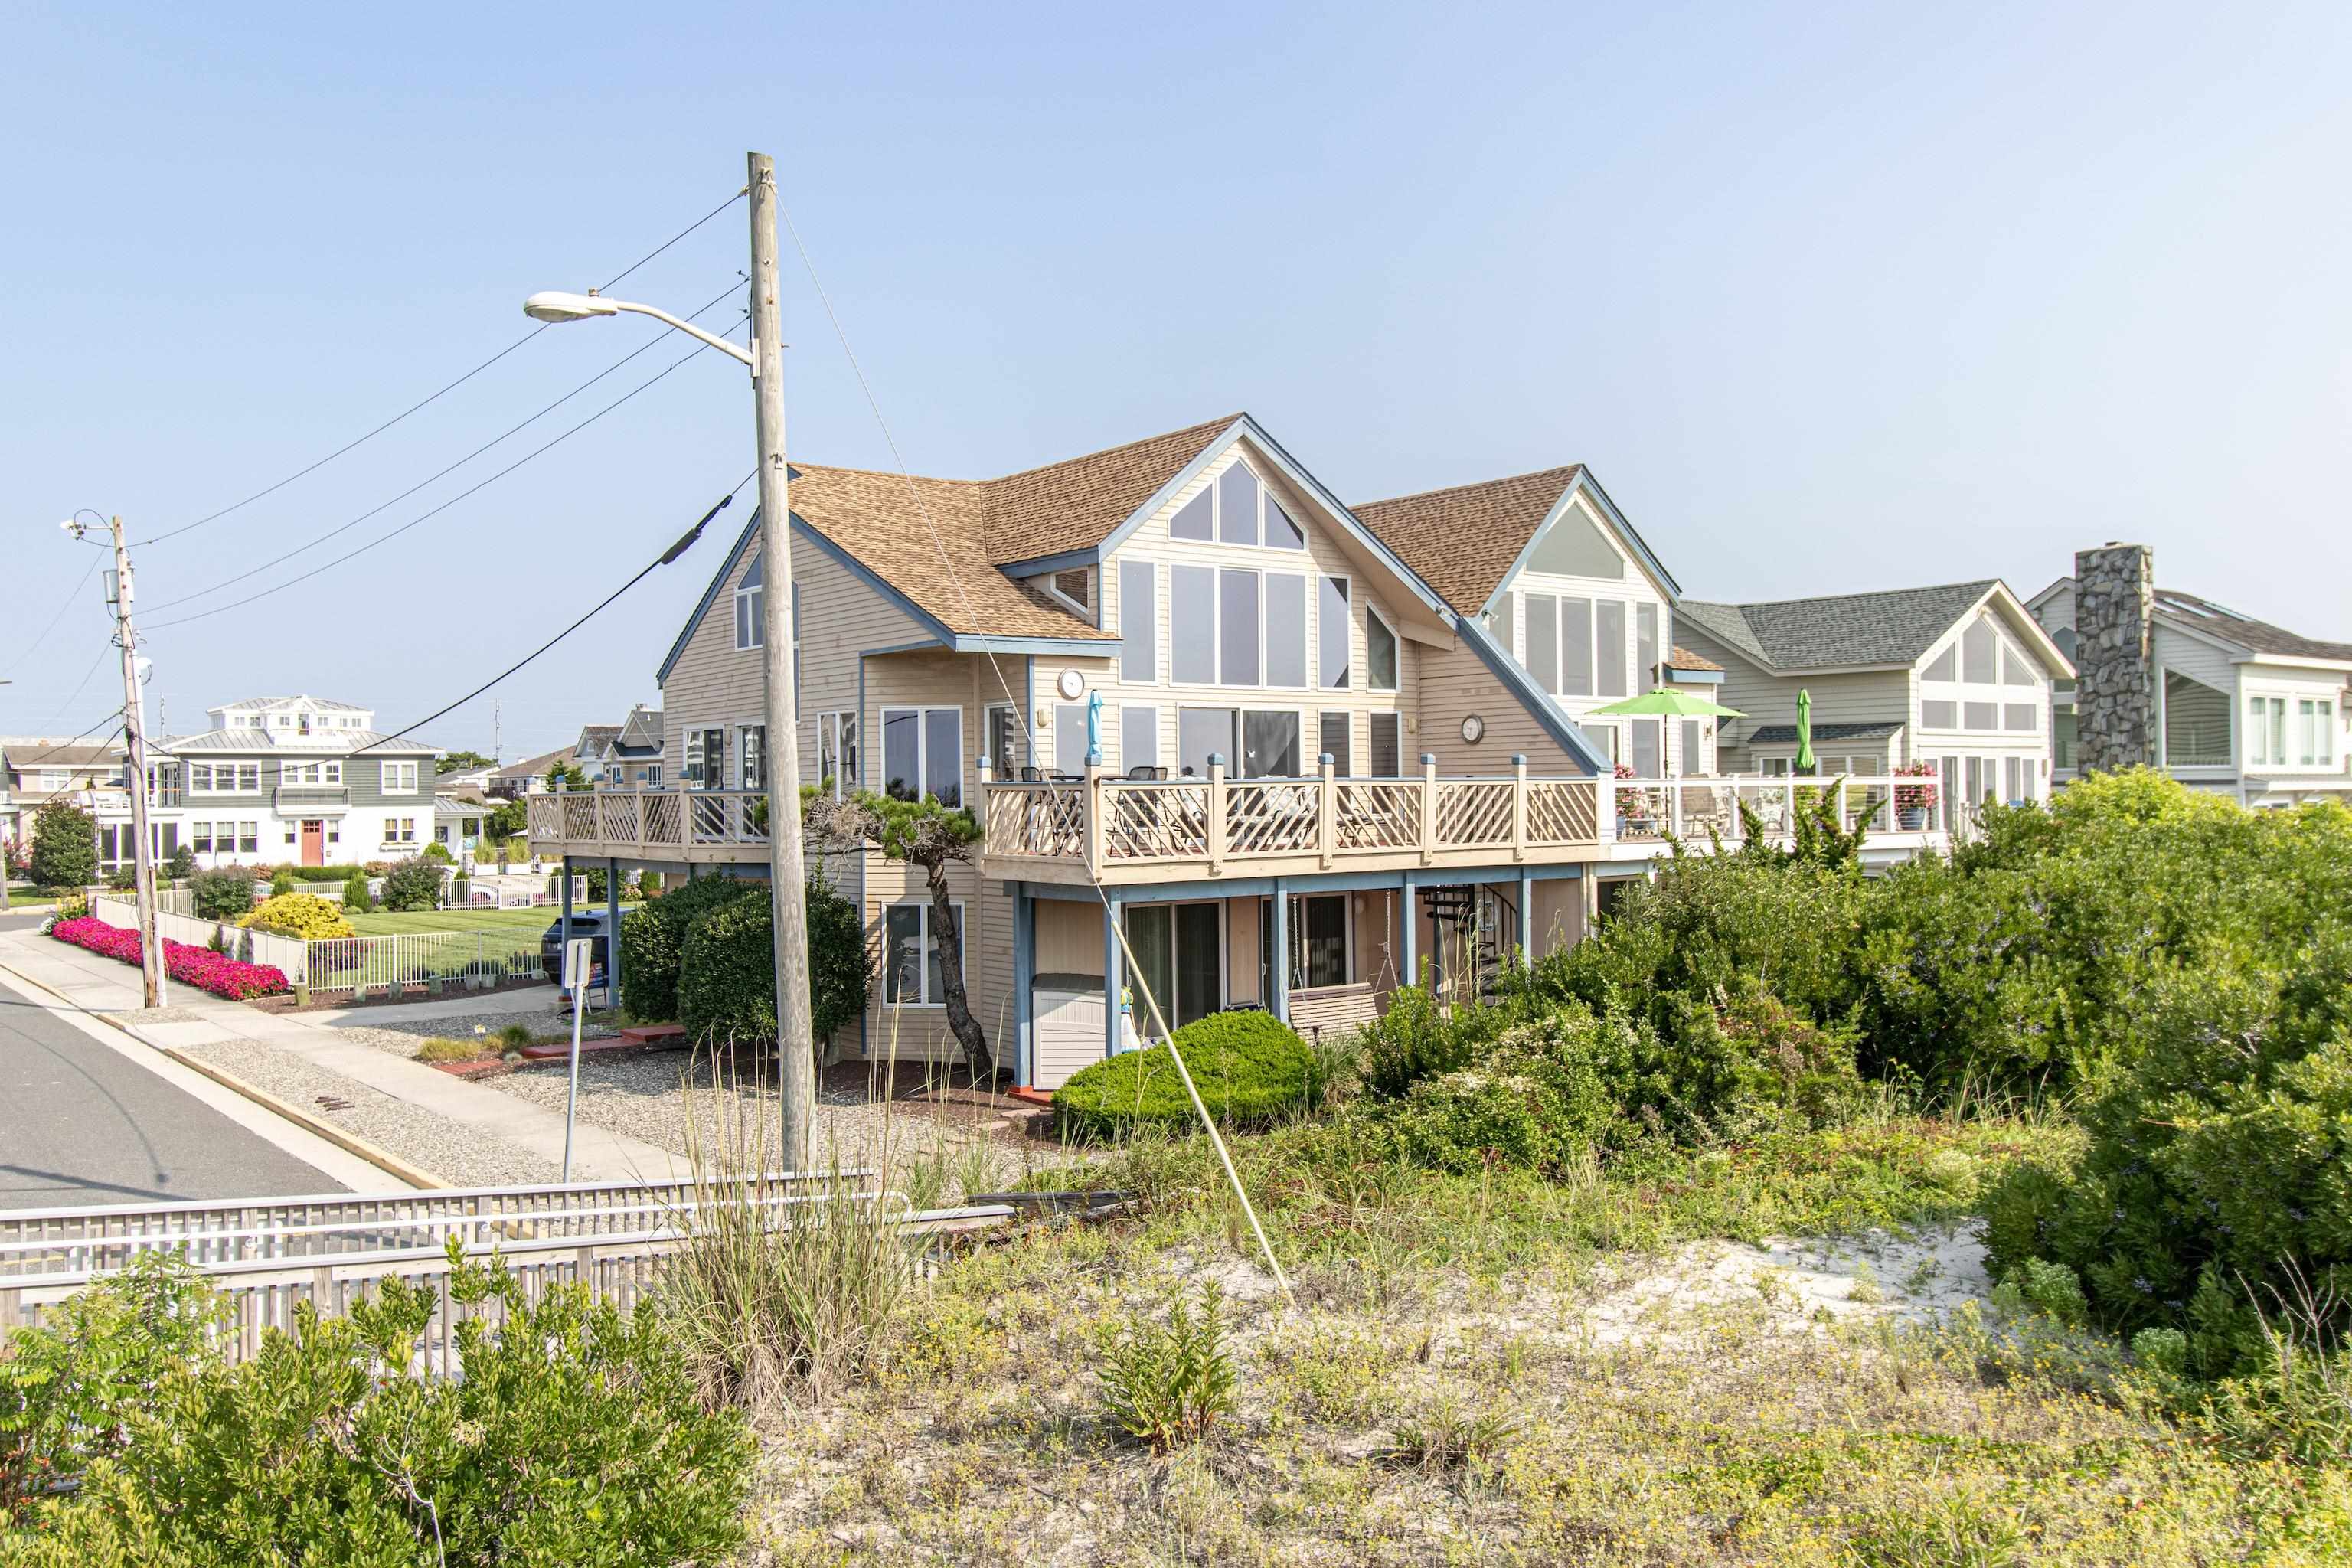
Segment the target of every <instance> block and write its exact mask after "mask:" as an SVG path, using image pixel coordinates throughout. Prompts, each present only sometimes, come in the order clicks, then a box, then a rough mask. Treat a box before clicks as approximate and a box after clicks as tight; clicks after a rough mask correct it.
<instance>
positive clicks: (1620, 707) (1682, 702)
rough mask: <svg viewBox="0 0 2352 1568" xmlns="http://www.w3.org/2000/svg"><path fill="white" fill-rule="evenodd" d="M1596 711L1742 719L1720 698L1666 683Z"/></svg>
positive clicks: (1739, 712)
mask: <svg viewBox="0 0 2352 1568" xmlns="http://www.w3.org/2000/svg"><path fill="white" fill-rule="evenodd" d="M1592 711H1593V712H1594V713H1596V714H1601V713H1609V714H1620V713H1655V714H1661V715H1663V716H1664V717H1666V718H1669V719H1744V718H1746V717H1747V715H1746V714H1745V713H1742V712H1741V711H1740V710H1738V709H1737V708H1726V707H1725V706H1724V705H1723V704H1722V703H1720V702H1710V701H1708V700H1706V698H1704V697H1694V696H1693V695H1691V694H1690V693H1689V692H1687V691H1675V690H1673V689H1670V688H1668V687H1664V686H1660V687H1656V688H1654V689H1651V690H1648V691H1644V692H1643V693H1642V695H1640V696H1639V697H1628V698H1626V699H1625V700H1623V701H1622V702H1612V703H1611V704H1610V705H1609V706H1608V707H1606V708H1595V709H1594V710H1592Z"/></svg>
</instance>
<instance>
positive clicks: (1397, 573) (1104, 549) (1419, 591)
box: [1094, 414, 1448, 635]
mask: <svg viewBox="0 0 2352 1568" xmlns="http://www.w3.org/2000/svg"><path fill="white" fill-rule="evenodd" d="M1244 436H1247V437H1249V438H1250V439H1251V440H1252V441H1253V442H1255V444H1256V445H1257V447H1258V450H1259V451H1260V452H1261V453H1263V454H1264V455H1265V458H1266V460H1267V461H1269V462H1271V463H1272V464H1273V465H1274V466H1275V467H1276V468H1279V469H1281V470H1282V472H1283V474H1284V476H1285V477H1286V478H1287V479H1289V480H1290V482H1291V483H1292V484H1294V485H1297V487H1298V488H1299V489H1302V490H1305V491H1306V492H1307V494H1308V495H1309V496H1312V497H1313V498H1314V499H1315V500H1316V501H1317V503H1318V504H1319V505H1320V506H1322V508H1323V509H1324V510H1326V511H1328V512H1329V513H1330V514H1331V515H1332V516H1333V517H1335V518H1337V519H1339V525H1340V526H1341V527H1342V528H1344V529H1346V530H1347V531H1348V533H1349V535H1350V536H1351V537H1352V538H1353V539H1354V540H1355V541H1356V542H1357V543H1359V544H1360V545H1362V546H1363V547H1364V548H1365V549H1366V550H1368V551H1370V552H1371V553H1372V556H1373V557H1374V559H1376V560H1378V561H1379V562H1380V563H1381V564H1382V565H1384V566H1386V567H1387V568H1388V569H1389V571H1390V573H1391V574H1392V575H1393V576H1394V577H1395V578H1396V580H1397V581H1398V582H1400V583H1402V584H1404V586H1405V587H1406V588H1407V589H1408V590H1410V591H1411V592H1412V595H1413V596H1414V597H1415V598H1417V599H1419V600H1420V601H1421V602H1422V604H1423V606H1424V607H1425V608H1427V609H1428V610H1429V612H1430V613H1431V614H1432V615H1433V616H1438V617H1439V618H1440V619H1444V618H1446V616H1447V615H1448V611H1447V609H1446V605H1445V601H1444V600H1443V599H1441V598H1439V597H1438V596H1437V595H1436V593H1435V592H1434V591H1433V590H1432V589H1431V587H1430V586H1429V584H1426V583H1424V582H1423V581H1422V580H1421V578H1420V577H1419V576H1417V575H1415V574H1414V573H1413V570H1412V567H1410V566H1407V565H1406V564H1405V563H1403V562H1402V561H1401V560H1399V559H1398V558H1397V555H1396V552H1394V551H1392V550H1391V549H1390V548H1389V547H1388V546H1387V545H1386V544H1384V543H1382V542H1381V538H1380V535H1378V534H1376V533H1374V532H1373V531H1371V530H1370V529H1369V528H1366V527H1365V526H1364V525H1363V523H1362V521H1360V520H1359V519H1358V518H1357V516H1356V514H1355V513H1354V512H1352V511H1349V510H1348V507H1347V503H1346V502H1344V501H1342V500H1340V499H1339V497H1338V496H1335V495H1333V494H1332V493H1331V492H1330V490H1329V489H1327V488H1325V486H1324V483H1323V481H1322V480H1320V479H1317V478H1316V477H1315V476H1314V475H1313V474H1310V473H1308V472H1307V469H1306V468H1303V467H1302V466H1301V465H1300V464H1299V461H1298V459H1297V458H1294V457H1292V456H1291V455H1290V454H1289V453H1288V452H1287V451H1286V450H1285V449H1284V448H1283V445H1282V443H1281V442H1279V441H1277V440H1276V439H1275V438H1274V437H1272V436H1269V435H1267V434H1266V432H1265V426H1262V425H1260V424H1259V423H1258V422H1257V421H1256V420H1255V419H1253V418H1251V417H1250V416H1248V415H1246V414H1244V415H1243V416H1241V417H1240V418H1238V419H1236V420H1234V422H1233V424H1232V425H1231V426H1229V427H1228V428H1227V429H1226V430H1225V432H1224V434H1223V435H1222V436H1219V437H1216V438H1215V439H1214V440H1213V441H1211V442H1210V443H1209V445H1208V446H1207V447H1205V448H1203V449H1202V452H1201V455H1200V456H1199V457H1197V458H1193V459H1192V461H1191V462H1189V463H1187V464H1185V465H1184V467H1183V468H1181V469H1180V470H1179V471H1178V472H1177V475H1176V477H1175V478H1174V479H1170V480H1169V481H1168V482H1167V483H1166V484H1164V485H1162V486H1160V489H1157V490H1156V491H1154V492H1153V493H1152V496H1151V499H1150V500H1147V501H1145V502H1144V503H1143V504H1142V505H1141V506H1139V507H1138V508H1136V509H1135V510H1134V511H1133V512H1132V513H1131V514H1129V517H1128V519H1127V521H1125V522H1122V523H1120V524H1119V525H1118V527H1117V528H1114V529H1112V530H1111V531H1110V532H1109V533H1108V534H1106V535H1104V537H1103V542H1101V543H1100V544H1098V545H1097V546H1095V551H1094V553H1095V557H1096V559H1097V561H1107V560H1108V559H1109V558H1110V556H1111V554H1112V553H1113V552H1115V551H1117V550H1118V547H1119V546H1120V545H1122V544H1124V543H1126V542H1127V541H1128V539H1129V537H1130V536H1131V535H1132V534H1133V533H1134V532H1135V531H1136V530H1137V529H1139V528H1141V527H1142V526H1143V525H1144V523H1145V522H1146V521H1149V520H1150V518H1151V516H1152V514H1154V513H1155V512H1157V511H1159V510H1160V508H1161V507H1164V506H1166V505H1167V504H1168V503H1169V502H1170V501H1171V500H1175V499H1176V497H1177V495H1178V494H1179V493H1180V492H1181V490H1182V489H1184V487H1185V486H1186V485H1188V484H1190V483H1192V481H1193V480H1194V479H1198V478H1199V477H1200V476H1201V474H1202V471H1203V470H1205V469H1206V468H1208V467H1209V465H1210V464H1212V463H1213V462H1215V461H1216V460H1217V459H1218V458H1222V457H1223V456H1224V454H1225V449H1226V448H1227V447H1231V446H1232V445H1233V444H1234V441H1236V440H1238V439H1239V438H1241V437H1244ZM1096 597H1097V599H1099V598H1100V597H1101V595H1100V593H1099V592H1097V595H1096ZM1399 635H1402V631H1400V634H1399Z"/></svg>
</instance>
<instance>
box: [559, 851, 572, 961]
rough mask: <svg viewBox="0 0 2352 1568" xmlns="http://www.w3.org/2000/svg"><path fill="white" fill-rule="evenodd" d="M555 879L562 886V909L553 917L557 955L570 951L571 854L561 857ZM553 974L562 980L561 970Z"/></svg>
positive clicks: (560, 959)
mask: <svg viewBox="0 0 2352 1568" xmlns="http://www.w3.org/2000/svg"><path fill="white" fill-rule="evenodd" d="M558 880H559V881H560V882H561V883H562V886H563V911H562V913H561V914H559V915H557V916H556V917H555V924H556V932H555V935H556V943H557V945H556V952H557V953H558V954H559V955H561V954H562V953H563V952H568V951H570V949H571V946H572V857H571V856H569V855H566V856H564V857H563V870H562V876H561V877H559V878H558ZM556 962H557V963H562V958H561V956H559V957H558V959H557V961H556ZM555 975H556V978H557V979H558V980H559V981H560V980H562V978H563V972H562V970H561V969H558V970H557V971H556V972H555Z"/></svg>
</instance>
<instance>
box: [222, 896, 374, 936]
mask: <svg viewBox="0 0 2352 1568" xmlns="http://www.w3.org/2000/svg"><path fill="white" fill-rule="evenodd" d="M236 923H237V924H239V925H241V926H246V927H248V928H250V929H252V930H254V931H271V932H275V933H276V934H277V935H278V936H290V937H296V938H299V940H301V941H303V942H324V941H325V940H326V939H327V938H329V937H331V936H352V935H356V934H357V933H356V932H355V931H353V930H352V922H351V921H347V920H345V919H344V918H343V911H342V910H340V909H337V908H336V907H335V906H334V905H332V904H331V903H329V902H327V900H324V899H322V898H320V897H319V896H318V895H317V894H315V893H280V894H278V896H277V897H276V898H272V899H264V900H261V902H260V903H259V904H257V906H255V908H254V910H253V912H252V913H251V914H249V915H247V916H245V917H244V918H243V919H241V920H239V921H237V922H236Z"/></svg>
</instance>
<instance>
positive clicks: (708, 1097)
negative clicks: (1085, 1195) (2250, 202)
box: [483, 1051, 1060, 1186]
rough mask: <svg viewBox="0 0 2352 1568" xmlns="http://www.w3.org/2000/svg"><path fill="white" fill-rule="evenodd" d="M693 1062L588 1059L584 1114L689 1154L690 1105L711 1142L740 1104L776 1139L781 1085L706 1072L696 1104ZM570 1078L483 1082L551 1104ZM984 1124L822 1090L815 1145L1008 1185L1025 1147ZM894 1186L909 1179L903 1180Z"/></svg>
mask: <svg viewBox="0 0 2352 1568" xmlns="http://www.w3.org/2000/svg"><path fill="white" fill-rule="evenodd" d="M692 1065H693V1063H692V1060H691V1058H689V1056H688V1053H686V1052H683V1051H662V1052H656V1053H653V1054H650V1055H644V1056H627V1057H621V1058H601V1059H600V1058H583V1059H582V1061H581V1063H580V1115H581V1116H582V1118H583V1120H585V1121H590V1122H593V1123H594V1124H595V1125H596V1126H599V1127H603V1128H605V1129H608V1130H609V1131H614V1132H622V1133H626V1134H627V1135H628V1136H630V1137H632V1138H641V1139H643V1140H645V1141H646V1142H648V1143H653V1144H656V1145H658V1146H660V1147H662V1148H665V1149H671V1150H675V1151H677V1152H680V1153H684V1152H687V1143H688V1139H687V1131H688V1107H689V1103H690V1105H691V1113H692V1116H693V1117H694V1119H695V1121H696V1123H697V1124H698V1127H699V1128H700V1130H701V1131H702V1133H703V1135H704V1136H703V1142H704V1143H705V1144H706V1145H709V1143H711V1142H713V1141H714V1140H715V1138H716V1136H717V1132H718V1129H719V1127H720V1126H721V1125H722V1121H723V1119H724V1118H725V1117H726V1116H727V1115H728V1114H729V1112H730V1110H734V1111H736V1112H738V1113H740V1115H741V1116H742V1117H743V1121H744V1124H745V1125H746V1126H748V1127H750V1128H752V1129H754V1130H756V1132H755V1135H767V1136H772V1129H773V1127H774V1124H775V1110H776V1096H775V1093H774V1091H773V1090H772V1089H758V1088H751V1087H733V1088H728V1089H719V1088H717V1087H715V1086H714V1085H713V1084H712V1083H711V1081H710V1079H709V1072H708V1070H707V1069H706V1070H704V1071H703V1072H700V1073H698V1074H697V1075H696V1076H697V1081H698V1087H697V1088H695V1089H693V1090H692V1093H691V1100H690V1101H689V1099H688V1089H686V1087H685V1084H684V1082H683V1079H684V1078H685V1075H686V1073H687V1071H688V1068H690V1067H691V1066H692ZM567 1077H568V1075H567V1074H565V1073H563V1072H561V1071H555V1070H549V1071H541V1072H524V1073H509V1074H505V1075H503V1076H501V1077H498V1078H493V1079H485V1080H483V1087H485V1088H489V1089H499V1091H501V1092H503V1093H506V1094H511V1095H515V1096H518V1097H519V1098H520V1099H523V1100H531V1101H534V1102H535V1103H537V1104H540V1105H543V1106H546V1107H547V1108H548V1109H550V1110H562V1109H563V1100H564V1094H565V1091H566V1088H567V1084H566V1079H567ZM985 1126H986V1124H985V1123H982V1124H979V1125H975V1124H974V1123H973V1122H972V1121H971V1120H970V1119H969V1118H968V1117H966V1118H958V1117H956V1116H953V1115H941V1114H936V1113H935V1112H934V1111H933V1110H932V1109H931V1108H930V1107H928V1106H924V1105H921V1104H914V1103H909V1102H908V1101H905V1100H898V1101H894V1102H887V1103H871V1102H868V1101H867V1100H866V1097H865V1096H863V1095H861V1094H854V1093H851V1092H848V1091H846V1090H844V1089H826V1090H824V1091H822V1092H821V1093H820V1095H819V1097H818V1105H817V1110H816V1126H815V1144H816V1147H817V1149H818V1150H819V1151H820V1152H821V1155H822V1156H823V1157H824V1158H826V1159H834V1158H837V1159H839V1160H840V1161H841V1163H844V1164H856V1165H880V1164H885V1163H889V1164H895V1165H899V1166H905V1165H907V1164H908V1163H919V1162H923V1161H926V1160H928V1159H931V1158H933V1157H936V1156H943V1157H945V1158H946V1159H947V1160H948V1161H950V1162H951V1163H953V1165H954V1166H955V1167H956V1168H957V1170H958V1171H960V1172H961V1171H964V1170H965V1169H966V1168H967V1167H968V1168H969V1173H970V1176H971V1179H972V1180H974V1181H975V1182H976V1183H978V1184H980V1185H982V1186H989V1185H995V1184H1001V1183H1003V1182H1008V1181H1010V1180H1012V1179H1013V1178H1014V1177H1015V1176H1017V1175H1018V1174H1020V1173H1021V1169H1022V1165H1023V1163H1024V1153H1028V1152H1027V1151H1024V1150H1022V1149H1020V1148H1017V1147H1012V1146H1008V1145H1007V1144H1006V1143H1005V1142H1002V1141H1000V1140H997V1139H993V1138H991V1137H989V1136H987V1134H986V1131H985V1130H984V1129H985ZM1059 1153H1060V1152H1059V1151H1058V1150H1055V1149H1041V1150H1039V1151H1037V1152H1034V1153H1033V1154H1029V1155H1028V1157H1029V1159H1030V1160H1031V1161H1032V1162H1033V1163H1047V1162H1048V1161H1049V1160H1058V1157H1059ZM894 1184H898V1185H904V1184H905V1183H903V1182H898V1183H894Z"/></svg>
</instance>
